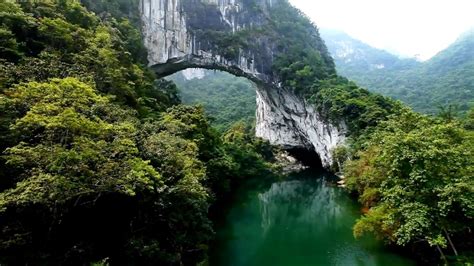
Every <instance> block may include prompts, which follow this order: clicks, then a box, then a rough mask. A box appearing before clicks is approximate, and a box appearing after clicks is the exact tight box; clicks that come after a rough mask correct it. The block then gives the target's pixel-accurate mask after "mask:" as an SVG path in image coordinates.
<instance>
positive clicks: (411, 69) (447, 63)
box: [321, 30, 474, 114]
mask: <svg viewBox="0 0 474 266" xmlns="http://www.w3.org/2000/svg"><path fill="white" fill-rule="evenodd" d="M321 35H322V37H323V39H324V40H325V42H326V45H327V47H328V49H329V51H330V53H331V54H332V56H333V58H334V61H335V63H336V68H337V71H338V72H339V74H341V75H343V76H346V77H347V78H349V79H351V80H353V81H355V82H356V83H358V84H359V85H361V86H363V87H366V88H368V89H370V90H371V91H374V92H378V93H382V94H384V95H387V96H391V97H394V98H396V99H399V100H401V101H403V102H405V103H407V104H409V105H410V106H412V107H413V108H414V109H415V110H417V111H420V112H425V113H431V114H433V113H436V112H438V111H439V108H440V107H441V106H447V105H455V106H457V107H458V109H459V111H461V112H465V111H467V110H468V109H469V108H470V107H471V106H473V105H474V31H473V30H470V31H468V32H466V33H464V34H463V35H461V36H460V37H459V38H458V39H457V40H456V41H455V42H454V43H453V44H452V45H450V46H449V47H448V48H446V49H445V50H443V51H441V52H440V53H438V54H437V55H436V56H434V57H433V58H431V59H430V60H428V61H425V62H419V61H417V60H415V59H401V58H399V57H397V56H395V55H393V54H391V53H389V52H387V51H384V50H380V49H377V48H374V47H372V46H370V45H368V44H365V43H363V42H361V41H359V40H357V39H355V38H353V37H351V36H349V35H348V34H346V33H344V32H340V31H334V30H321Z"/></svg>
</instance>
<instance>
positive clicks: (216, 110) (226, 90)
mask: <svg viewBox="0 0 474 266" xmlns="http://www.w3.org/2000/svg"><path fill="white" fill-rule="evenodd" d="M202 71H203V74H204V76H200V77H199V78H193V77H191V78H189V79H188V78H186V77H185V76H184V75H182V74H181V73H177V74H175V75H172V76H171V77H170V79H171V80H173V81H174V83H175V84H176V86H177V87H178V90H179V95H180V96H181V100H182V101H183V103H186V104H202V105H203V107H204V109H205V110H206V113H207V114H208V115H209V116H210V117H212V118H213V121H212V124H213V125H214V126H215V127H216V128H217V129H218V130H219V131H225V130H227V129H229V128H230V127H231V126H232V125H233V124H234V123H236V122H238V121H243V122H244V123H246V124H248V125H253V124H254V122H255V109H256V107H257V106H256V100H255V99H256V93H255V88H254V86H255V85H254V84H252V82H250V81H248V80H247V79H245V78H238V77H235V76H233V75H231V74H228V73H225V72H218V71H217V72H216V71H212V70H202Z"/></svg>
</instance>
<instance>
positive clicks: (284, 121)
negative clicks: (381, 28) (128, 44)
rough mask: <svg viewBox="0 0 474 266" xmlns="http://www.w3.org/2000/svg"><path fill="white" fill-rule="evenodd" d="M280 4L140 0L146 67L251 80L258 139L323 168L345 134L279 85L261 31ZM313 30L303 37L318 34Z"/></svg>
mask: <svg viewBox="0 0 474 266" xmlns="http://www.w3.org/2000/svg"><path fill="white" fill-rule="evenodd" d="M281 2H284V3H285V4H287V2H286V0H141V3H140V11H141V17H142V22H143V33H144V43H145V46H146V47H147V49H148V60H149V63H150V66H151V67H152V68H153V69H154V70H155V72H156V73H157V74H158V75H159V76H167V75H170V74H173V73H175V72H177V71H180V70H184V69H188V68H206V69H218V70H223V71H226V72H229V73H231V74H234V75H237V76H242V77H246V78H248V79H250V80H251V81H253V82H255V83H256V84H257V87H258V91H257V95H258V96H257V105H258V108H257V132H256V133H257V136H259V137H262V138H264V139H267V140H269V141H270V142H271V143H273V144H278V145H282V146H284V147H286V148H305V149H312V150H314V151H315V152H316V153H317V154H318V155H319V157H320V161H321V162H322V164H323V166H325V167H328V166H330V165H331V163H332V156H331V150H332V149H333V148H335V147H336V146H337V145H338V144H340V143H342V142H344V140H345V137H344V136H345V133H346V127H345V125H344V124H342V123H341V124H337V125H335V124H332V123H330V122H328V121H325V120H323V119H322V116H321V115H320V114H318V113H317V112H316V111H315V110H314V109H313V108H312V107H311V105H308V104H307V103H306V101H305V100H304V99H303V98H302V97H301V96H297V95H295V94H294V93H293V92H292V90H290V89H288V88H283V87H282V86H281V77H279V76H278V75H277V74H275V71H274V69H273V62H274V60H275V58H276V56H277V55H278V53H284V49H283V50H281V51H279V50H278V49H281V45H279V44H278V41H277V40H279V38H278V35H277V32H276V31H272V30H271V28H269V27H270V26H268V25H271V22H269V20H270V13H269V12H270V11H271V10H272V7H273V6H274V5H277V4H279V3H281ZM265 27H266V28H265ZM311 27H312V26H311ZM262 29H265V30H262ZM312 29H313V30H314V31H309V33H308V34H309V36H310V37H314V36H316V35H318V34H317V31H316V30H315V29H314V28H312ZM242 36H245V43H242V38H244V37H242ZM316 37H317V36H316ZM318 38H319V37H318ZM312 40H313V39H311V38H310V39H309V41H312ZM280 44H281V43H280ZM278 47H280V48H278ZM321 47H323V48H321ZM315 49H325V46H324V44H321V45H319V46H317V47H316V48H315ZM331 63H332V61H331ZM315 160H318V158H315Z"/></svg>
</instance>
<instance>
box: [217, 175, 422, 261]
mask: <svg viewBox="0 0 474 266" xmlns="http://www.w3.org/2000/svg"><path fill="white" fill-rule="evenodd" d="M327 178H328V175H324V174H319V175H317V176H314V174H312V175H311V176H310V177H308V174H307V173H303V174H301V175H300V176H298V178H297V179H292V180H289V181H284V182H276V183H273V184H271V186H270V187H269V188H266V189H256V190H252V189H247V190H245V191H243V192H242V195H241V196H240V197H239V199H238V200H237V201H236V202H235V205H233V207H232V209H231V211H230V213H229V215H228V217H227V219H226V223H225V224H224V226H223V227H222V228H219V229H218V237H219V239H220V240H219V242H218V247H217V250H216V252H215V253H216V254H215V255H214V256H215V257H214V258H212V260H211V262H213V263H211V264H213V265H226V266H227V265H236V266H244V265H245V266H252V265H259V266H265V265H272V266H278V265H281V266H299V265H301V266H303V265H305V266H306V265H308V266H309V265H384V266H385V265H412V264H413V263H412V262H411V261H409V260H407V259H406V258H403V257H401V256H398V255H397V254H393V253H390V252H388V251H387V250H385V249H384V247H383V246H382V245H381V244H380V243H378V242H376V241H374V240H373V239H363V240H355V239H354V238H353V236H352V225H353V224H354V222H355V219H356V218H357V217H358V216H359V215H360V213H359V206H358V205H357V204H356V203H355V202H353V200H352V199H350V198H349V197H348V196H347V194H346V193H345V192H344V191H343V190H341V189H339V188H337V187H335V186H333V185H331V184H330V183H329V182H327V181H326V180H327Z"/></svg>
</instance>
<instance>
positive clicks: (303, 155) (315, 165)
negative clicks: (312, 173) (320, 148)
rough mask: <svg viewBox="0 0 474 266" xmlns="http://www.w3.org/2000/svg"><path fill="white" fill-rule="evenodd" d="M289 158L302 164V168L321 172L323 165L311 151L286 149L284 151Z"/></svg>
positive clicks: (314, 152)
mask: <svg viewBox="0 0 474 266" xmlns="http://www.w3.org/2000/svg"><path fill="white" fill-rule="evenodd" d="M285 150H286V151H287V152H288V153H289V154H290V155H291V156H293V157H294V158H295V159H296V160H298V161H299V162H300V163H302V164H303V165H304V166H306V167H309V168H311V169H314V170H322V169H323V164H322V162H321V159H320V158H319V155H318V154H317V153H316V151H314V150H313V149H306V148H288V149H285Z"/></svg>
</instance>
